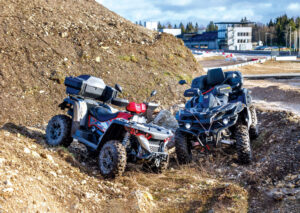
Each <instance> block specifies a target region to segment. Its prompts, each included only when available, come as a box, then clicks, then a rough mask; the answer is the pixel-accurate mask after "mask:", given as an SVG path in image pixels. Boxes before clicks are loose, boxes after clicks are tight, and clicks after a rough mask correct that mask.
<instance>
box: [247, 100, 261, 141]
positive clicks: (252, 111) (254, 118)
mask: <svg viewBox="0 0 300 213" xmlns="http://www.w3.org/2000/svg"><path fill="white" fill-rule="evenodd" d="M249 110H250V114H251V120H252V123H251V125H250V128H249V136H250V139H251V140H255V139H256V138H258V136H259V133H258V127H257V114H256V109H255V106H253V105H252V106H250V108H249Z"/></svg>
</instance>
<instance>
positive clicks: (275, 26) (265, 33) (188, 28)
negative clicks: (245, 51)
mask: <svg viewBox="0 0 300 213" xmlns="http://www.w3.org/2000/svg"><path fill="white" fill-rule="evenodd" d="M241 22H248V20H247V18H246V17H244V18H242V19H241ZM136 24H139V25H142V22H141V21H139V23H138V22H136ZM166 28H168V29H178V28H180V29H181V33H182V34H183V33H197V32H198V31H199V30H204V31H206V32H211V31H217V30H218V27H217V26H216V25H215V24H214V22H213V21H210V22H209V24H208V25H207V26H206V27H204V26H203V25H199V24H198V23H197V22H196V23H193V22H188V23H187V24H183V23H182V22H180V23H179V24H178V25H177V24H174V25H173V24H171V23H169V22H168V23H166V24H162V23H161V22H158V29H166ZM299 30H300V16H298V17H288V16H287V15H286V14H284V15H281V16H279V17H277V18H275V19H271V20H270V21H269V22H268V23H266V24H263V23H255V24H253V25H252V41H253V42H258V41H262V42H263V43H264V44H265V45H266V44H267V45H278V46H289V45H290V44H293V43H294V40H295V36H296V35H298V36H300V35H299ZM296 31H297V33H296Z"/></svg>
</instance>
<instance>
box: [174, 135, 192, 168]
mask: <svg viewBox="0 0 300 213" xmlns="http://www.w3.org/2000/svg"><path fill="white" fill-rule="evenodd" d="M175 151H176V156H177V160H178V163H179V164H188V163H190V162H191V161H192V159H193V156H192V150H191V147H190V146H189V145H188V142H187V138H186V136H185V135H184V134H182V132H181V131H178V130H176V132H175Z"/></svg>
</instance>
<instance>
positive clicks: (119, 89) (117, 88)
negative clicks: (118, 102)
mask: <svg viewBox="0 0 300 213" xmlns="http://www.w3.org/2000/svg"><path fill="white" fill-rule="evenodd" d="M115 89H116V90H117V91H118V92H119V93H122V91H123V89H122V87H121V86H120V85H119V84H116V85H115Z"/></svg>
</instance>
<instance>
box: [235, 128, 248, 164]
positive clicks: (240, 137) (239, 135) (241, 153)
mask: <svg viewBox="0 0 300 213" xmlns="http://www.w3.org/2000/svg"><path fill="white" fill-rule="evenodd" d="M235 139H236V151H237V154H238V159H239V161H240V163H242V164H249V163H250V162H251V160H252V150H251V145H250V138H249V131H248V127H247V126H246V125H243V124H238V125H237V126H236V129H235Z"/></svg>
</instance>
